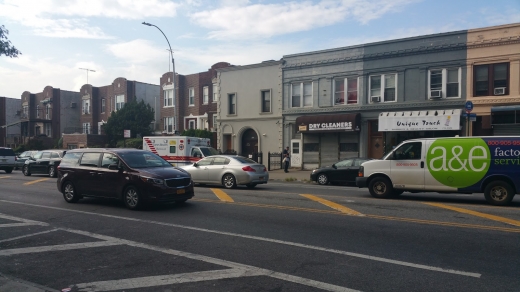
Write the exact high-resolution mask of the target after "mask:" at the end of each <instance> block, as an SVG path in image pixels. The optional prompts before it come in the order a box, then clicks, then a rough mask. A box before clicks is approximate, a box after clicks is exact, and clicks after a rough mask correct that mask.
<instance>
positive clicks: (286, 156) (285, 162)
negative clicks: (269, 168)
mask: <svg viewBox="0 0 520 292" xmlns="http://www.w3.org/2000/svg"><path fill="white" fill-rule="evenodd" d="M282 154H283V171H284V172H286V173H287V172H289V163H291V152H289V146H287V147H285V149H284V150H283V152H282Z"/></svg>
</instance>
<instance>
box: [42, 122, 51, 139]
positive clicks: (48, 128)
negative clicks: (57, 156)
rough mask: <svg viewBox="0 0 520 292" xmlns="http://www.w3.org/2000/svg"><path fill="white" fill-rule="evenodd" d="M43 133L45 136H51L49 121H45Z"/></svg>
mask: <svg viewBox="0 0 520 292" xmlns="http://www.w3.org/2000/svg"><path fill="white" fill-rule="evenodd" d="M43 127H44V131H45V135H47V137H52V125H51V124H49V123H46V124H45V125H44V126H43Z"/></svg>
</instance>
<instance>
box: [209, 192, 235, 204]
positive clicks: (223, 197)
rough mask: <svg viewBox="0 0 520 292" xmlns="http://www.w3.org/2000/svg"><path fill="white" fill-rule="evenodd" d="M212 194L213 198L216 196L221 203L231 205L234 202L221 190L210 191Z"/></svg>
mask: <svg viewBox="0 0 520 292" xmlns="http://www.w3.org/2000/svg"><path fill="white" fill-rule="evenodd" d="M210 190H211V191H212V192H213V193H214V194H215V196H217V198H219V199H220V200H221V201H223V202H229V203H233V202H234V200H233V198H231V197H230V196H229V195H228V194H226V193H225V192H224V191H223V190H220V189H210Z"/></svg>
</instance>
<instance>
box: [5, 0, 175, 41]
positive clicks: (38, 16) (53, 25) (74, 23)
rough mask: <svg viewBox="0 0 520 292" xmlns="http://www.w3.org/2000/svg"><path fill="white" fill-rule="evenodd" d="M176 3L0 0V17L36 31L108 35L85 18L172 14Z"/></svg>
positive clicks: (155, 0)
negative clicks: (0, 1)
mask: <svg viewBox="0 0 520 292" xmlns="http://www.w3.org/2000/svg"><path fill="white" fill-rule="evenodd" d="M179 6H180V4H176V3H174V2H171V1H167V0H146V1H141V0H114V1H103V0H67V1H61V0H26V1H19V0H5V1H4V2H3V3H0V17H2V18H4V19H9V20H11V21H15V22H18V23H20V24H22V25H24V26H27V27H31V28H33V29H34V32H35V34H37V35H42V36H47V37H60V38H89V39H108V38H111V37H110V36H107V35H105V34H104V33H103V31H102V29H101V28H99V27H97V26H95V25H94V26H91V25H89V22H88V21H87V20H86V19H87V18H89V17H103V18H111V19H130V20H135V19H143V18H146V17H173V16H175V15H176V14H177V9H178V7H179Z"/></svg>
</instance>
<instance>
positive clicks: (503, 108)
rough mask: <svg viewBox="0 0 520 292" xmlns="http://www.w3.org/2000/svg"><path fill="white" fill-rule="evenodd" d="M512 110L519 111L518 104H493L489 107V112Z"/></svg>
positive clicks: (519, 106)
mask: <svg viewBox="0 0 520 292" xmlns="http://www.w3.org/2000/svg"><path fill="white" fill-rule="evenodd" d="M512 111H520V105H506V106H494V107H492V108H491V112H512Z"/></svg>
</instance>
